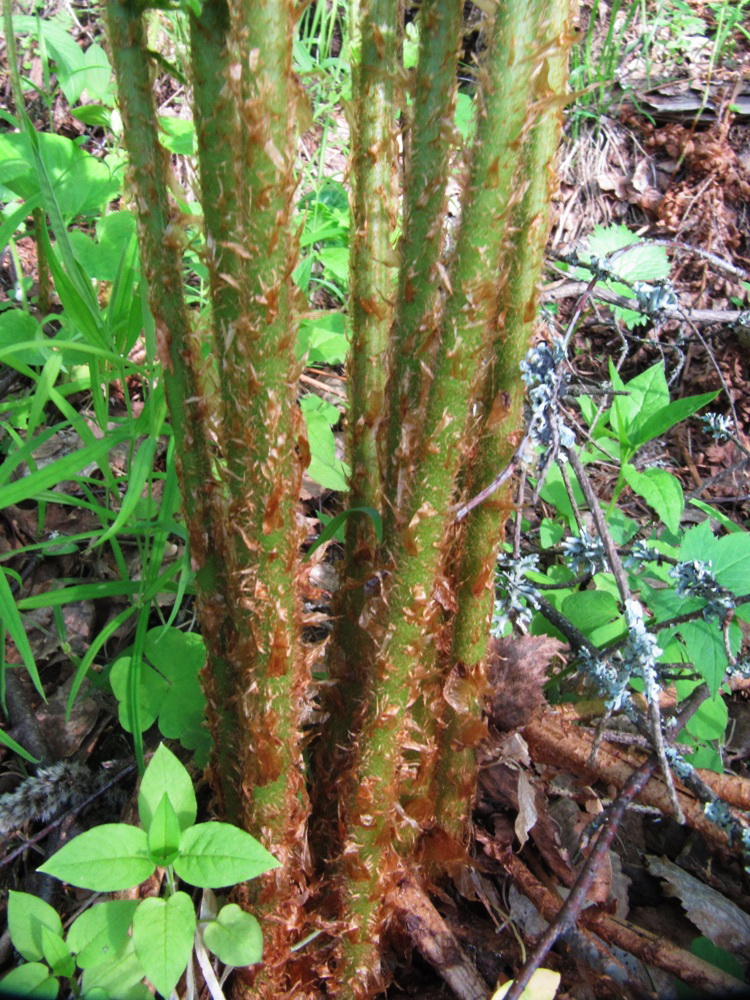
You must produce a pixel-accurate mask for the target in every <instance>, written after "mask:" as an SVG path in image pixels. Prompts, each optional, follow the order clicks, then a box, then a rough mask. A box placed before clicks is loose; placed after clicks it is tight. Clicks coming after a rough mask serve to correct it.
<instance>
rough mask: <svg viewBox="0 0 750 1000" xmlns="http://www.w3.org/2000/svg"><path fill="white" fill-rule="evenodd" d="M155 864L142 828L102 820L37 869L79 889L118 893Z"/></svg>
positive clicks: (127, 887)
mask: <svg viewBox="0 0 750 1000" xmlns="http://www.w3.org/2000/svg"><path fill="white" fill-rule="evenodd" d="M155 867H156V866H155V865H154V863H153V861H152V860H151V859H150V858H149V855H148V837H147V836H146V834H145V832H144V831H143V830H139V829H138V827H135V826H128V825H127V824H126V823H103V824H102V825H101V826H95V827H94V828H93V829H92V830H86V832H85V833H82V834H80V835H79V836H78V837H76V838H75V839H74V840H71V841H70V843H69V844H66V845H65V846H64V847H62V848H61V849H60V850H59V851H58V852H57V853H56V854H53V855H52V857H51V858H50V859H49V861H47V862H46V863H45V864H44V865H42V867H41V868H40V869H39V871H40V872H43V873H44V874H45V875H53V876H54V877H55V878H59V879H60V880H61V881H63V882H70V884H71V885H76V886H79V887H80V888H81V889H91V890H92V891H94V892H117V891H118V890H120V889H131V888H132V887H133V886H135V885H140V883H141V882H144V881H145V880H146V879H147V878H148V877H149V876H150V875H151V874H152V873H153V871H154V868H155Z"/></svg>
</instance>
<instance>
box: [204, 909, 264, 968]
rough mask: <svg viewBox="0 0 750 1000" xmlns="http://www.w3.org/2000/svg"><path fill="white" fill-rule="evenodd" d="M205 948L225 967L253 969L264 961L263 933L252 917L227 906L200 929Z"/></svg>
mask: <svg viewBox="0 0 750 1000" xmlns="http://www.w3.org/2000/svg"><path fill="white" fill-rule="evenodd" d="M203 940H204V941H205V943H206V947H207V948H208V949H209V950H210V951H212V952H213V953H214V955H216V957H217V958H218V959H219V961H221V962H223V963H224V964H225V965H235V966H243V965H255V963H256V962H260V960H261V959H262V958H263V932H262V931H261V929H260V924H259V923H258V921H257V920H256V919H255V917H254V916H253V915H252V914H251V913H245V911H244V910H243V909H242V908H241V907H239V906H237V904H236V903H228V904H227V905H226V906H224V907H222V909H221V910H220V911H219V914H218V916H217V917H216V919H215V920H211V921H209V922H208V923H207V924H206V926H205V927H204V928H203Z"/></svg>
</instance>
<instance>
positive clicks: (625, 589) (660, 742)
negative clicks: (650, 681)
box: [568, 448, 685, 823]
mask: <svg viewBox="0 0 750 1000" xmlns="http://www.w3.org/2000/svg"><path fill="white" fill-rule="evenodd" d="M568 457H569V459H570V464H571V466H572V468H573V472H575V474H576V478H577V479H578V482H579V484H580V487H581V490H582V491H583V495H584V496H585V498H586V502H587V503H588V505H589V510H590V511H591V516H592V517H593V519H594V523H595V524H596V529H597V531H598V532H599V537H600V538H601V540H602V544H603V545H604V551H605V552H606V553H607V561H608V562H609V567H610V569H611V570H612V575H613V576H614V578H615V582H616V583H617V589H618V590H619V592H620V597H621V598H622V601H623V604H625V606H626V608H627V602H628V601H629V600H630V588H629V586H628V579H627V577H626V575H625V570H624V568H623V565H622V561H621V559H620V553H619V552H618V551H617V546H616V545H615V543H614V540H613V539H612V535H611V534H610V532H609V528H608V526H607V522H606V520H605V517H604V513H603V512H602V509H601V507H600V506H599V500H598V498H597V496H596V494H595V493H594V491H593V489H592V487H591V483H590V482H589V477H588V476H587V475H586V470H585V469H584V467H583V462H581V460H580V458H579V457H578V453H577V452H576V450H575V448H571V449H570V451H569V453H568ZM626 613H627V612H626ZM646 691H647V694H648V698H647V701H648V721H649V731H650V733H651V739H652V740H653V746H654V750H655V751H656V754H657V756H658V758H659V764H660V767H661V772H662V775H663V777H664V782H665V784H666V786H667V790H668V792H669V797H670V801H671V802H672V809H673V812H674V815H675V818H676V819H677V822H678V823H684V822H685V817H684V816H683V815H682V810H681V808H680V803H679V799H678V798H677V793H676V791H675V787H674V782H673V780H672V772H671V770H670V767H669V764H668V762H667V758H666V752H665V747H664V734H663V733H662V728H661V716H660V714H659V701H658V699H657V698H656V697H654V696H653V693H649V686H648V685H647V686H646Z"/></svg>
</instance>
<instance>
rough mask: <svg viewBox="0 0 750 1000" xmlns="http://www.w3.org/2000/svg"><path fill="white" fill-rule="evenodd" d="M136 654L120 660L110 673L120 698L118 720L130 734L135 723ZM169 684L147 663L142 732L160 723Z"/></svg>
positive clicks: (142, 684) (141, 703)
mask: <svg viewBox="0 0 750 1000" xmlns="http://www.w3.org/2000/svg"><path fill="white" fill-rule="evenodd" d="M132 659H133V656H132V653H131V655H128V654H127V653H125V654H124V655H123V656H120V657H118V658H117V659H116V660H115V662H114V663H113V664H112V669H111V670H110V672H109V683H110V684H111V685H112V691H113V692H114V695H115V698H117V702H118V705H117V708H118V718H119V721H120V725H121V726H122V728H123V729H124V730H125V732H126V733H131V732H132V731H133V728H132V724H131V721H130V720H131V717H132V715H131V705H130V700H131V697H130V683H129V678H130V671H131V669H132V664H131V661H132ZM168 690H169V685H168V684H167V682H166V680H165V679H164V678H163V677H162V676H160V674H157V673H156V671H155V670H153V669H152V668H151V667H149V666H148V664H146V663H142V664H141V681H140V685H139V687H138V701H139V710H140V711H139V717H140V725H141V730H142V731H145V730H146V729H150V728H151V726H153V724H154V722H155V721H156V717H157V715H158V714H159V710H160V709H161V706H162V704H163V702H164V698H165V697H166V694H167V691H168Z"/></svg>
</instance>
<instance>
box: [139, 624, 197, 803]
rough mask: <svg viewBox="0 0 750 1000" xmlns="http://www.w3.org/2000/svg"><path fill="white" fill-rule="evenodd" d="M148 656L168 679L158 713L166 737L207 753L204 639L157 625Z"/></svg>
mask: <svg viewBox="0 0 750 1000" xmlns="http://www.w3.org/2000/svg"><path fill="white" fill-rule="evenodd" d="M144 656H145V657H146V659H147V660H148V661H149V662H150V663H151V664H152V665H153V666H154V668H155V669H156V670H158V672H159V673H160V674H161V675H162V677H163V678H164V679H165V680H166V682H167V691H166V694H165V695H164V698H163V700H162V702H161V705H160V707H159V715H158V719H159V730H160V731H161V734H162V736H164V737H165V738H166V739H171V740H177V739H178V740H179V741H180V743H182V745H183V746H184V747H186V748H188V749H190V750H195V751H196V756H198V755H199V754H201V753H205V752H206V751H208V749H209V748H210V746H211V736H210V734H209V732H208V729H207V728H206V725H205V718H206V698H205V695H204V694H203V689H202V687H201V684H200V677H199V674H200V671H201V669H202V668H203V665H204V664H205V662H206V644H205V642H204V641H203V638H202V637H201V636H200V635H198V634H197V633H196V632H182V631H181V630H180V629H177V628H154V629H151V631H150V632H149V633H148V635H147V637H146V646H145V649H144ZM173 804H174V803H173ZM175 808H176V807H175ZM177 811H178V813H179V810H177Z"/></svg>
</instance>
